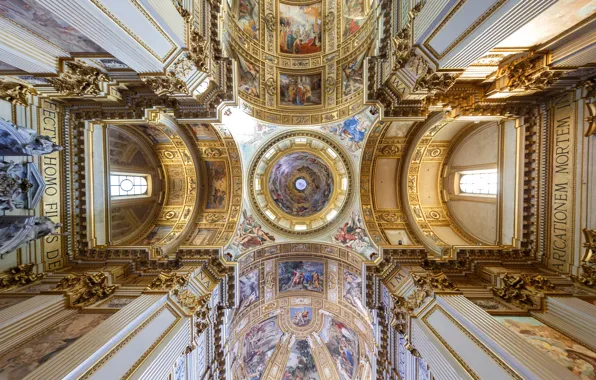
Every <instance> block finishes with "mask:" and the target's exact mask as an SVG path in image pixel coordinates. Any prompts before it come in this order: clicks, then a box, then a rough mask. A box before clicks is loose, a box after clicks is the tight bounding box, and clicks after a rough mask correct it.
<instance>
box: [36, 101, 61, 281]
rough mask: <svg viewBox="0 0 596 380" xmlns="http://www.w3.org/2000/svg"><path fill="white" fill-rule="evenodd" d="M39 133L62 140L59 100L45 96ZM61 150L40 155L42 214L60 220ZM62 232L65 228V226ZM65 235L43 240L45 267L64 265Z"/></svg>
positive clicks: (40, 112)
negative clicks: (42, 191) (43, 188)
mask: <svg viewBox="0 0 596 380" xmlns="http://www.w3.org/2000/svg"><path fill="white" fill-rule="evenodd" d="M38 111H39V118H38V120H39V125H38V133H39V134H40V135H46V136H49V137H51V138H52V141H53V142H54V143H56V144H61V143H62V139H61V136H60V133H61V131H60V127H59V126H60V121H61V120H62V115H61V110H60V107H59V105H58V104H57V103H54V102H50V101H47V100H43V101H42V102H41V106H40V108H39V110H38ZM61 154H62V153H60V152H53V153H51V154H46V155H44V156H39V159H40V166H39V169H40V171H41V175H42V177H43V180H44V181H45V183H46V188H45V191H44V193H43V196H42V198H41V215H42V216H47V217H49V218H50V219H52V221H54V222H56V223H64V220H62V214H63V212H62V206H63V202H62V198H61V196H62V177H63V175H62V174H63V173H62V164H61V158H60V156H61ZM59 232H64V230H63V229H61V231H59ZM64 247H65V244H64V236H60V235H48V236H46V237H44V238H43V239H42V241H41V252H42V257H43V267H44V268H43V269H44V271H53V270H56V269H58V268H62V267H63V266H64V258H65V248H64Z"/></svg>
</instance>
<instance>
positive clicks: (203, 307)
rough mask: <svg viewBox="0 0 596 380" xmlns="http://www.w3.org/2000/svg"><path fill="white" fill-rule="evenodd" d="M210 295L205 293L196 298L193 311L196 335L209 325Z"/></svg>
mask: <svg viewBox="0 0 596 380" xmlns="http://www.w3.org/2000/svg"><path fill="white" fill-rule="evenodd" d="M210 297H211V294H205V295H204V296H201V297H199V298H198V306H197V308H196V311H195V313H194V317H195V328H196V333H197V336H199V335H201V334H202V333H203V331H205V329H207V327H209V312H210V311H211V308H210V307H209V298H210Z"/></svg>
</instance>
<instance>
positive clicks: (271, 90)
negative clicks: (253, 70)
mask: <svg viewBox="0 0 596 380" xmlns="http://www.w3.org/2000/svg"><path fill="white" fill-rule="evenodd" d="M265 88H266V91H267V95H269V96H274V95H275V93H276V92H277V88H276V87H275V79H273V78H271V77H269V78H267V80H266V81H265Z"/></svg>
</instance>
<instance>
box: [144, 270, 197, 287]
mask: <svg viewBox="0 0 596 380" xmlns="http://www.w3.org/2000/svg"><path fill="white" fill-rule="evenodd" d="M188 277H189V276H188V274H186V275H181V274H178V273H176V272H172V273H166V272H162V273H160V274H159V275H157V277H156V278H155V279H154V280H153V281H152V282H151V284H149V286H147V288H146V289H145V290H159V291H170V290H174V289H180V288H183V287H185V286H186V285H187V284H188Z"/></svg>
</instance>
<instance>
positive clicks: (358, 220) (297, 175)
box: [215, 107, 377, 259]
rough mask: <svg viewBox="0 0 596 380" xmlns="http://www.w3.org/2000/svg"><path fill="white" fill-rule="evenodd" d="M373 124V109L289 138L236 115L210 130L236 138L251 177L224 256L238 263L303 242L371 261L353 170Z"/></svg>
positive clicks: (370, 244)
mask: <svg viewBox="0 0 596 380" xmlns="http://www.w3.org/2000/svg"><path fill="white" fill-rule="evenodd" d="M376 123H377V116H376V113H374V109H373V108H370V107H365V108H363V109H361V110H360V111H359V112H358V113H357V114H356V115H355V116H353V117H350V118H347V119H344V120H342V121H338V122H332V123H326V124H322V125H319V126H312V127H308V128H293V129H292V131H291V132H288V130H287V128H286V127H283V126H278V125H275V124H269V123H265V122H261V121H258V120H255V119H253V118H251V117H249V116H247V115H246V114H245V113H243V112H242V111H241V110H240V109H234V110H231V113H230V114H229V116H227V117H224V119H223V123H222V124H215V128H217V129H218V130H219V131H220V132H221V133H223V134H229V135H231V136H233V138H234V140H235V142H236V143H237V144H238V146H239V152H240V156H241V160H242V165H243V167H245V168H247V174H248V175H247V176H246V178H244V194H245V196H244V197H243V198H244V202H243V206H242V215H241V218H240V224H239V225H238V227H237V229H236V231H235V233H234V235H233V237H232V238H231V241H230V243H229V245H228V246H227V247H226V249H225V252H226V253H225V255H226V257H230V258H235V259H237V258H239V257H242V256H243V255H244V254H246V253H247V252H250V251H251V250H254V249H256V248H259V247H261V246H267V245H270V244H275V243H279V242H284V241H296V240H298V241H306V240H308V241H320V242H328V243H334V244H337V245H338V246H343V247H346V248H349V249H352V250H354V251H356V252H359V253H360V254H362V255H364V257H368V258H369V255H370V254H371V253H372V252H374V246H375V245H374V242H373V241H372V240H371V239H370V237H369V236H368V234H367V232H366V228H365V226H364V221H363V219H362V214H361V212H360V206H359V197H358V193H357V192H356V191H355V190H354V186H355V184H356V183H358V181H359V179H358V177H359V173H358V171H357V170H354V168H358V167H359V165H360V160H361V157H362V152H363V148H364V144H365V141H366V138H367V135H368V134H369V132H370V131H371V129H372V128H374V126H375V125H376ZM301 186H303V189H304V190H300V188H301ZM317 187H318V188H317ZM311 188H312V190H311Z"/></svg>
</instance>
